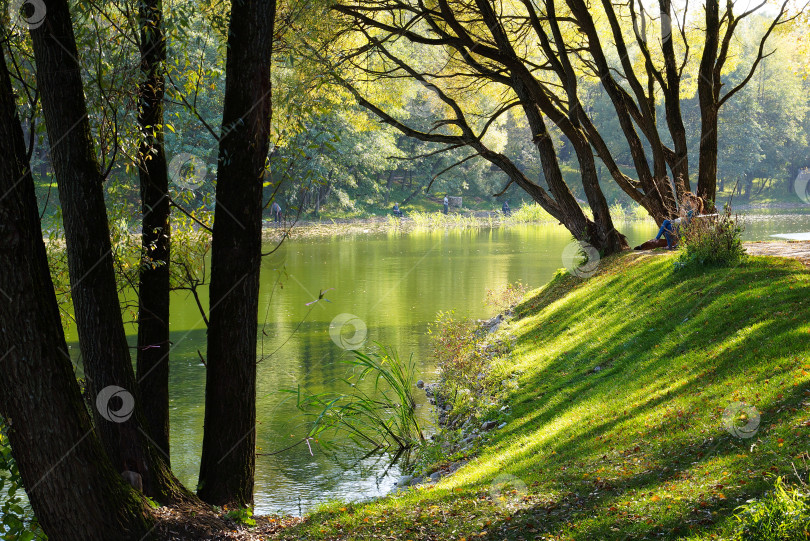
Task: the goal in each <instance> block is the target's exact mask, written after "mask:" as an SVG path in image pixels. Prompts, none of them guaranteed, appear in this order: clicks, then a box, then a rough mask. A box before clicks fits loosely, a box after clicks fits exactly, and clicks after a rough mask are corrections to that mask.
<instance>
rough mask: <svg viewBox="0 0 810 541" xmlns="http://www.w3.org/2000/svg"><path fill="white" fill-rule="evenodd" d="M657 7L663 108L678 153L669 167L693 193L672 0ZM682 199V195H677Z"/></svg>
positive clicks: (677, 179) (665, 1)
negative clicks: (662, 73)
mask: <svg viewBox="0 0 810 541" xmlns="http://www.w3.org/2000/svg"><path fill="white" fill-rule="evenodd" d="M658 6H659V9H660V13H661V22H660V24H661V48H662V52H663V55H664V68H665V73H666V85H662V88H663V90H664V108H665V110H666V119H667V126H668V127H669V133H670V135H672V142H673V146H674V147H675V154H674V156H673V159H672V160H670V162H669V166H670V169H671V171H672V176H673V179H674V180H675V185H676V186H678V184H679V182H678V181H679V180H680V183H681V184H682V185H683V189H685V190H687V191H689V190H691V186H690V182H689V149H688V147H687V143H686V128H685V127H684V124H683V114H682V113H681V77H680V74H679V73H678V65H677V62H676V60H675V40H674V39H673V30H672V0H659V2H658ZM677 195H678V199H680V197H681V195H682V194H680V193H679V194H677Z"/></svg>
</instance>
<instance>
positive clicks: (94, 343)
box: [31, 0, 181, 501]
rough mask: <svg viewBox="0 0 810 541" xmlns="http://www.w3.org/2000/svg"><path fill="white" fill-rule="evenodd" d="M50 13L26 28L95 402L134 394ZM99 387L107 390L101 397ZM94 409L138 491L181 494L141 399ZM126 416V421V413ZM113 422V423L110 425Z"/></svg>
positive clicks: (86, 159)
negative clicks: (153, 440)
mask: <svg viewBox="0 0 810 541" xmlns="http://www.w3.org/2000/svg"><path fill="white" fill-rule="evenodd" d="M45 5H46V9H47V13H48V16H47V17H46V18H45V21H44V23H43V24H42V26H40V27H39V28H36V29H34V30H31V40H32V44H33V49H34V56H35V59H36V66H37V87H38V90H39V92H40V97H41V99H42V110H43V113H44V116H45V125H46V127H47V132H48V139H49V141H50V148H51V160H52V163H53V167H54V172H55V175H56V179H57V183H58V188H59V199H60V202H61V205H62V216H63V220H64V226H65V241H66V246H67V256H68V269H69V272H70V282H71V292H72V296H73V308H74V314H75V318H76V328H77V330H78V334H79V345H80V349H81V354H82V360H83V365H84V370H85V375H86V377H87V383H88V393H89V395H90V396H91V397H92V403H93V404H95V403H96V401H97V400H98V399H99V395H100V394H101V397H102V398H103V397H105V396H108V395H109V394H110V390H111V389H113V387H120V388H122V389H123V391H122V392H120V393H119V394H118V395H117V396H119V397H122V396H123V397H130V396H136V395H137V389H136V386H135V376H134V373H133V370H132V361H131V358H130V355H129V347H128V344H127V340H126V335H125V333H124V325H123V321H122V317H121V307H120V305H119V301H118V292H117V288H116V283H115V273H114V269H113V259H112V251H111V243H110V232H109V226H108V222H107V209H106V208H105V205H104V191H103V184H102V182H103V178H102V175H101V173H100V170H99V166H98V162H97V160H96V156H95V151H94V148H93V139H92V135H91V132H90V123H89V120H88V116H87V106H86V104H85V100H84V91H83V88H82V79H81V73H80V67H79V64H78V60H77V59H78V51H77V49H76V40H75V37H74V35H73V26H72V22H71V19H70V12H69V9H68V4H67V2H66V0H47V1H46V2H45ZM102 390H104V391H105V392H104V393H102ZM100 406H101V407H96V408H93V413H94V416H95V421H96V430H97V432H98V434H99V435H100V437H101V441H102V443H103V445H104V449H105V450H106V452H107V454H108V456H109V457H110V459H111V460H112V462H113V465H114V466H115V467H116V468H120V469H124V466H125V465H126V464H127V463H134V467H135V468H136V469H137V471H138V473H140V474H141V475H142V476H143V481H144V491H145V492H146V493H147V494H148V495H150V496H154V497H156V498H158V499H159V500H161V501H169V500H171V499H173V498H175V497H179V496H180V495H181V489H180V488H179V487H178V485H177V484H176V480H175V479H174V478H173V477H172V475H171V472H170V471H169V470H168V468H167V466H166V463H165V462H164V461H163V460H162V459H161V457H160V456H159V455H158V454H157V451H156V450H155V448H153V447H152V446H151V444H150V443H149V441H148V438H147V436H146V432H144V430H143V427H144V426H145V422H144V420H143V413H142V411H141V404H140V401H139V400H138V399H137V398H136V399H135V401H134V406H132V407H130V404H129V403H128V402H126V401H125V402H124V406H125V407H126V409H127V410H130V411H123V412H122V413H121V415H122V417H120V418H117V417H112V416H111V415H110V411H116V410H118V409H119V408H121V407H122V405H121V403H120V402H118V401H117V400H111V401H108V403H103V404H101V405H100ZM127 413H132V415H131V417H128V416H127V415H126V414H127ZM110 419H113V420H110Z"/></svg>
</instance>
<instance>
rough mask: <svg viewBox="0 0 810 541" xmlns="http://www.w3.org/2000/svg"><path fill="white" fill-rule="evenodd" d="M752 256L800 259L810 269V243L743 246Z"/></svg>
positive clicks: (761, 242)
mask: <svg viewBox="0 0 810 541" xmlns="http://www.w3.org/2000/svg"><path fill="white" fill-rule="evenodd" d="M743 246H745V251H746V252H748V253H749V254H750V255H770V256H777V257H789V258H791V259H798V260H799V261H801V262H802V263H804V264H805V266H807V267H810V241H759V242H746V243H744V244H743Z"/></svg>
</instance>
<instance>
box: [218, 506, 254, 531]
mask: <svg viewBox="0 0 810 541" xmlns="http://www.w3.org/2000/svg"><path fill="white" fill-rule="evenodd" d="M225 517H226V518H229V519H231V520H232V521H234V522H236V523H237V524H243V525H245V526H249V527H251V528H252V527H254V526H256V521H255V520H254V519H253V510H252V509H251V508H250V507H239V508H237V509H231V510H230V511H228V512H227V513H225Z"/></svg>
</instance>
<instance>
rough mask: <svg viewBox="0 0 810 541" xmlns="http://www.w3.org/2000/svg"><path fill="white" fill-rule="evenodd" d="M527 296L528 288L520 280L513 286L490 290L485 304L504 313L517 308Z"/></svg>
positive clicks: (507, 285)
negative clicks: (514, 307)
mask: <svg viewBox="0 0 810 541" xmlns="http://www.w3.org/2000/svg"><path fill="white" fill-rule="evenodd" d="M525 295H526V286H524V285H523V282H521V281H520V280H518V281H517V282H514V283H512V284H506V285H505V286H504V287H502V288H501V289H488V290H487V299H486V301H485V302H486V305H487V306H492V307H494V308H496V309H498V310H500V311H504V310H508V309H509V308H511V307H513V306H515V305H516V304H517V303H518V302H520V300H521V299H522V298H523V297H524V296H525Z"/></svg>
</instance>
